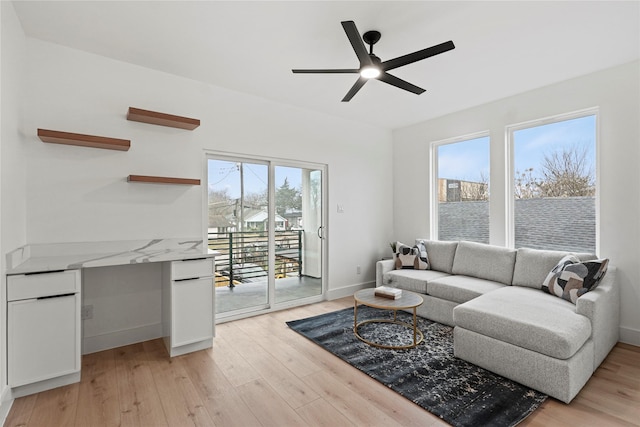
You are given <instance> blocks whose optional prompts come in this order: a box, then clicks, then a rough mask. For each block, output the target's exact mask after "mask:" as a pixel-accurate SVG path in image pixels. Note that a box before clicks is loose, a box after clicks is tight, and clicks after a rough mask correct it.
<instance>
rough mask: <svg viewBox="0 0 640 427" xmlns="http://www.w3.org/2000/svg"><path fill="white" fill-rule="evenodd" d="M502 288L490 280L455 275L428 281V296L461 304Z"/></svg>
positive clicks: (500, 284) (501, 285)
mask: <svg viewBox="0 0 640 427" xmlns="http://www.w3.org/2000/svg"><path fill="white" fill-rule="evenodd" d="M504 287H505V285H503V284H502V283H498V282H493V281H491V280H485V279H478V278H477V277H470V276H460V275H457V276H447V277H442V278H439V279H435V280H432V281H430V282H429V286H428V291H429V292H428V294H429V295H431V296H434V297H436V298H441V299H445V300H447V301H453V302H457V303H463V302H467V301H469V300H472V299H474V298H476V297H479V296H480V295H483V294H485V293H487V292H491V291H495V290H496V289H500V288H504Z"/></svg>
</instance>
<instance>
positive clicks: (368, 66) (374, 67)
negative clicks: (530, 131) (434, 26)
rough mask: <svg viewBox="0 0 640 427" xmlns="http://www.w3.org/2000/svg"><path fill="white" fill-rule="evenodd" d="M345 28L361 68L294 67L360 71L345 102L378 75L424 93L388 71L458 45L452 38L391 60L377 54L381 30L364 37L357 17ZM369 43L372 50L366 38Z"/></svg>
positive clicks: (406, 88)
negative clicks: (356, 21)
mask: <svg viewBox="0 0 640 427" xmlns="http://www.w3.org/2000/svg"><path fill="white" fill-rule="evenodd" d="M342 28H344V32H345V33H347V37H348V38H349V41H350V42H351V46H353V50H354V51H355V52H356V56H357V57H358V60H360V68H347V69H328V70H322V69H320V70H291V71H293V72H294V73H307V74H310V73H319V74H334V73H353V74H360V77H359V78H358V80H357V81H356V83H355V84H354V85H353V86H352V87H351V89H350V90H349V92H347V94H346V95H345V97H344V98H342V102H349V101H350V100H351V98H353V96H354V95H355V94H356V93H358V91H359V90H360V89H361V88H362V86H364V84H365V83H366V82H367V80H369V79H378V80H380V81H383V82H385V83H387V84H390V85H392V86H395V87H398V88H400V89H404V90H406V91H409V92H412V93H415V94H416V95H420V94H421V93H423V92H424V91H425V90H424V89H422V88H420V87H418V86H416V85H413V84H411V83H409V82H407V81H405V80H402V79H400V78H398V77H396V76H393V75H391V74H389V73H388V72H387V71H389V70H393V69H395V68H398V67H402V66H403V65H408V64H411V63H413V62H416V61H420V60H423V59H426V58H429V57H431V56H435V55H438V54H440V53H444V52H447V51H449V50H451V49H454V48H455V46H454V44H453V42H452V41H451V40H450V41H448V42H444V43H441V44H438V45H435V46H431V47H428V48H426V49H422V50H419V51H417V52H413V53H409V54H407V55H403V56H399V57H397V58H393V59H389V60H387V61H384V62H383V61H381V60H380V58H378V57H377V56H376V55H374V54H373V45H374V44H376V43H377V42H378V40H380V36H381V34H380V32H379V31H367V32H366V33H364V34H363V35H362V38H360V33H359V32H358V29H357V28H356V24H355V23H354V22H353V21H343V22H342ZM363 40H364V42H365V43H367V44H368V45H369V52H367V48H366V47H365V45H364V43H362V41H363Z"/></svg>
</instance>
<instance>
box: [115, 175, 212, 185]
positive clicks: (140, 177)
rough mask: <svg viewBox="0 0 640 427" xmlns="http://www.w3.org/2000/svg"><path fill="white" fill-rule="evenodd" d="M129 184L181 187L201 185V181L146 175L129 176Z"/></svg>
mask: <svg viewBox="0 0 640 427" xmlns="http://www.w3.org/2000/svg"><path fill="white" fill-rule="evenodd" d="M127 181H129V182H151V183H155V184H180V185H200V180H199V179H189V178H170V177H166V176H145V175H129V176H128V177H127Z"/></svg>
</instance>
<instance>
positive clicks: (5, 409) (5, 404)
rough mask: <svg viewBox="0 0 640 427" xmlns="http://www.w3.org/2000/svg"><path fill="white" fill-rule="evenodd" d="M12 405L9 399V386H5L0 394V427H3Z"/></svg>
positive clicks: (11, 400)
mask: <svg viewBox="0 0 640 427" xmlns="http://www.w3.org/2000/svg"><path fill="white" fill-rule="evenodd" d="M11 405H13V398H12V397H11V393H10V389H9V386H7V385H5V386H4V388H3V389H2V393H0V426H3V425H4V422H5V421H7V416H8V415H9V411H10V410H11Z"/></svg>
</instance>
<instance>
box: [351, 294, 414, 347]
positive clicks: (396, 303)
mask: <svg viewBox="0 0 640 427" xmlns="http://www.w3.org/2000/svg"><path fill="white" fill-rule="evenodd" d="M374 292H375V288H367V289H362V290H359V291H358V292H356V293H355V294H354V295H353V300H354V307H353V332H354V333H355V335H356V337H358V339H359V340H360V341H363V342H365V343H367V344H369V345H372V346H374V347H380V348H388V349H396V350H402V349H407V348H413V347H415V346H417V345H418V344H420V343H421V342H422V340H424V335H423V334H422V331H420V329H418V322H417V317H416V307H418V306H419V305H421V304H422V303H423V302H424V301H423V300H422V297H421V296H420V295H418V294H417V293H415V292H410V291H405V290H403V291H402V296H401V297H400V298H398V299H390V298H384V297H379V296H376V295H375V294H374ZM358 304H362V305H366V306H368V307H373V308H380V309H383V310H393V319H370V320H364V321H362V322H358ZM405 309H413V324H411V323H406V322H401V321H399V320H398V319H397V315H398V310H405ZM367 323H394V324H397V325H402V326H406V327H408V328H410V329H413V343H412V344H408V345H385V344H379V343H375V342H371V341H369V340H367V339H365V338H363V337H362V336H360V334H359V333H358V328H359V327H360V326H362V325H364V324H367Z"/></svg>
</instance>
